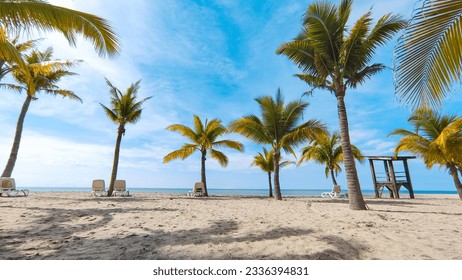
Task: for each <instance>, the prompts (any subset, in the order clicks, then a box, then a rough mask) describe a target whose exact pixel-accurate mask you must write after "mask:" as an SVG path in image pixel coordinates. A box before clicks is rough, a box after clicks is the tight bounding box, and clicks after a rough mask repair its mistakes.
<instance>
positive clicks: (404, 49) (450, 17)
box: [394, 0, 462, 108]
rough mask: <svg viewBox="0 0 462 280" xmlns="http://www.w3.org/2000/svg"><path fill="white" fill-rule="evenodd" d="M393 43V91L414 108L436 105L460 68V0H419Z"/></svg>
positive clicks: (460, 70) (461, 9)
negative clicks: (410, 18) (397, 39)
mask: <svg viewBox="0 0 462 280" xmlns="http://www.w3.org/2000/svg"><path fill="white" fill-rule="evenodd" d="M418 2H420V4H416V7H417V9H416V10H415V13H414V15H413V17H412V21H411V22H410V24H409V25H408V26H407V27H406V29H405V30H404V34H403V35H402V36H401V37H400V39H399V41H398V43H397V45H396V47H395V52H396V56H395V71H394V76H395V88H396V94H398V95H399V97H400V99H401V100H403V101H404V102H406V103H408V104H410V105H412V106H413V107H414V108H416V107H422V106H430V107H434V108H435V107H437V106H440V105H441V104H442V103H443V101H444V98H445V97H446V94H447V93H449V92H450V90H451V85H452V84H453V83H455V82H457V83H460V81H461V72H462V51H461V49H460V45H461V42H462V31H461V30H462V2H461V1H453V0H423V1H422V0H420V1H418Z"/></svg>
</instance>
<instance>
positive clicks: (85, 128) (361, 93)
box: [0, 0, 462, 194]
mask: <svg viewBox="0 0 462 280" xmlns="http://www.w3.org/2000/svg"><path fill="white" fill-rule="evenodd" d="M50 2H51V3H53V4H55V5H60V6H64V7H69V8H72V9H76V10H80V11H84V12H88V13H91V14H95V15H98V16H101V17H103V18H105V19H107V20H108V21H109V22H110V24H111V25H112V26H113V28H114V29H115V31H116V33H117V34H118V35H119V37H120V39H121V42H122V50H121V53H120V55H119V56H117V57H115V58H112V59H108V58H101V57H98V55H97V54H96V52H95V51H94V49H93V47H92V46H91V44H90V43H89V42H87V41H85V40H83V39H79V41H78V43H77V47H76V48H73V47H71V46H69V44H68V43H67V41H66V40H65V39H64V37H63V36H62V35H61V34H58V33H41V34H35V35H31V36H36V37H34V38H30V39H35V38H44V40H43V41H42V43H41V46H40V48H41V49H45V48H46V47H48V46H53V48H54V51H55V52H54V57H55V58H58V59H68V60H73V59H81V60H83V61H84V62H82V63H81V64H80V65H79V66H77V67H74V68H73V69H72V71H74V72H76V73H78V74H79V75H76V76H71V77H67V78H64V79H63V80H62V81H61V82H60V83H59V85H60V87H61V88H65V89H69V90H72V91H74V93H75V94H77V95H78V96H80V97H81V98H82V100H83V102H82V103H79V102H76V101H73V100H69V99H63V98H61V97H54V96H49V95H46V94H43V93H39V94H38V97H39V99H38V100H36V101H34V102H33V103H32V104H31V106H30V108H29V112H28V114H27V116H26V120H25V124H24V131H23V136H22V140H21V147H20V150H19V156H18V160H17V162H16V167H15V169H14V172H13V175H12V176H13V177H14V178H15V179H16V183H17V185H19V186H41V187H90V186H91V182H92V180H93V179H105V180H106V182H109V179H110V174H111V169H112V161H113V153H114V147H115V141H116V136H117V125H116V124H114V123H112V122H111V121H110V120H109V119H108V118H107V117H106V116H105V114H104V112H103V110H102V108H101V106H100V105H99V103H103V104H106V105H109V98H110V97H109V88H108V86H107V85H106V84H105V80H104V79H105V78H107V79H109V80H110V81H111V82H112V83H113V84H114V85H115V86H116V87H117V88H119V89H121V90H122V91H124V90H125V89H127V88H128V87H129V86H130V85H131V83H134V82H136V81H138V80H141V88H140V90H139V96H140V98H144V97H148V96H152V99H150V100H149V101H147V102H146V103H145V104H144V109H143V113H142V118H141V120H140V121H139V122H138V123H136V124H128V125H127V126H126V134H125V136H124V137H123V140H122V146H121V152H120V161H119V170H118V178H119V179H125V180H126V181H127V186H128V187H129V188H130V187H155V188H189V187H192V186H193V184H194V182H196V181H199V180H200V157H199V154H195V155H193V156H191V157H189V158H188V159H186V160H184V161H182V160H176V161H172V162H169V163H168V164H163V163H162V160H163V157H164V156H165V155H167V154H168V153H170V152H171V151H173V150H176V149H178V148H180V147H181V145H182V144H183V143H185V139H184V138H183V137H182V136H181V135H179V134H177V133H174V132H171V131H167V130H166V127H167V126H169V125H171V124H176V123H180V124H184V125H188V126H190V125H192V122H193V115H198V116H199V117H200V118H201V119H203V120H205V119H213V118H219V119H221V120H222V121H223V123H224V124H225V125H227V124H229V123H230V122H231V121H233V120H236V119H238V118H240V117H242V116H244V115H246V114H250V113H252V114H257V115H259V109H258V106H257V103H256V102H255V98H257V97H259V96H265V95H271V96H274V95H275V94H276V92H277V89H278V88H281V90H282V92H283V94H284V96H285V100H286V101H291V100H295V99H299V98H300V97H301V95H302V94H303V93H304V92H306V91H308V90H309V89H310V88H309V87H308V86H307V85H306V84H305V83H303V82H301V81H300V80H299V79H298V78H296V77H294V76H293V75H294V74H296V73H300V71H299V70H298V69H297V67H296V66H294V65H293V64H292V63H291V62H290V61H289V60H288V59H287V58H286V57H284V56H278V55H276V54H275V50H276V49H277V47H278V46H279V45H280V44H282V43H284V42H287V41H290V40H291V39H293V38H294V37H295V36H296V35H297V33H298V32H299V30H300V23H301V18H302V15H303V13H304V12H305V9H306V8H307V6H308V4H309V3H311V2H313V1H311V0H303V1H302V0H287V1H279V0H266V1H263V0H261V1H260V0H252V1H248V0H162V1H149V0H132V1H129V2H127V1H121V0H98V1H88V0H74V1H70V0H59V1H57V0H56V1H50ZM415 2H416V1H415V0H388V1H379V0H356V1H355V2H354V6H353V12H352V15H351V19H353V20H356V19H358V18H359V17H360V16H361V15H363V14H364V13H366V12H367V11H369V10H372V13H373V17H374V18H375V19H378V18H379V17H380V16H382V15H384V14H386V13H389V12H393V13H398V14H400V15H402V16H403V17H404V18H406V19H408V18H410V17H411V15H412V11H413V8H414V5H415ZM400 34H401V33H400ZM396 38H397V37H396ZM396 38H395V39H394V40H393V41H391V42H390V43H389V44H387V45H386V46H384V47H381V48H379V49H378V50H377V52H376V55H375V57H374V60H373V61H374V62H380V63H383V64H385V65H387V66H389V67H390V68H392V67H393V48H394V45H395V42H396ZM2 91H3V93H2V94H3V98H2V99H0V108H1V110H0V131H2V133H1V134H0V167H1V168H3V167H4V166H5V164H6V161H7V158H8V155H9V151H10V149H11V145H12V141H13V136H14V130H15V126H16V122H17V118H18V115H19V111H20V108H21V105H22V103H23V102H24V99H25V96H24V94H18V93H14V92H7V91H6V90H4V89H2ZM304 101H307V102H308V103H309V104H310V105H309V107H308V109H307V110H306V111H305V114H304V118H305V120H308V119H311V118H316V119H319V120H320V121H322V122H323V123H325V124H326V125H327V126H328V127H329V129H330V131H338V129H339V128H338V121H337V109H336V99H335V97H334V96H333V95H332V94H330V93H328V92H323V91H315V92H314V94H313V95H312V96H308V97H304ZM461 103H462V95H461V94H453V95H450V96H449V98H448V99H447V101H446V103H445V105H444V107H443V108H442V110H443V111H444V112H446V113H456V114H460V104H461ZM346 106H347V113H348V118H349V125H350V136H351V141H352V143H353V144H355V145H356V146H357V147H359V148H360V149H361V151H362V152H363V154H364V155H392V154H393V150H394V147H395V146H396V143H397V141H398V138H397V137H387V135H388V134H389V133H390V132H392V131H393V130H394V129H397V128H406V129H411V127H410V126H409V124H408V123H407V119H408V118H409V115H410V108H409V107H407V106H405V105H404V104H401V103H399V102H398V100H397V98H396V97H395V95H394V88H393V75H392V70H390V69H387V70H385V71H383V72H382V73H380V74H378V75H376V76H374V77H373V78H371V79H370V80H369V81H367V82H366V83H365V84H363V85H362V86H360V87H358V88H357V89H354V90H349V91H348V92H347V97H346ZM223 139H233V140H237V141H240V142H242V143H243V144H244V145H245V151H244V152H243V153H240V152H237V151H234V150H226V149H223V150H222V151H223V152H225V154H226V155H227V156H228V157H229V165H228V167H226V168H223V167H221V166H220V165H219V164H218V163H217V162H216V161H214V160H212V159H209V160H207V163H206V164H207V184H208V187H209V188H210V189H213V188H235V189H244V188H252V189H255V188H260V189H266V188H267V177H266V174H265V173H264V172H262V171H261V170H259V169H258V168H256V167H250V164H251V162H252V159H253V156H254V155H255V154H257V153H258V152H259V151H261V146H259V145H255V144H253V143H252V142H250V141H249V140H247V139H246V138H243V137H242V136H240V135H236V134H228V135H225V136H224V138H223ZM300 148H301V147H299V149H298V150H300ZM284 158H285V159H286V160H295V159H293V158H292V156H290V155H286V156H285V157H284ZM409 168H410V172H411V179H412V182H413V185H414V189H415V190H454V186H453V183H452V179H451V177H450V176H449V174H448V172H447V171H446V170H445V169H444V168H443V169H438V168H437V167H435V168H434V169H432V170H428V169H427V168H426V167H425V166H424V164H423V162H422V160H420V159H415V160H410V161H409ZM357 169H358V175H359V179H360V184H361V187H362V189H365V190H367V189H368V190H370V189H373V185H372V177H371V173H370V169H369V164H368V163H367V162H366V163H364V164H362V165H361V164H358V165H357ZM337 180H338V182H339V184H340V185H342V186H344V187H345V189H346V178H345V172H342V173H340V174H339V176H338V178H337ZM331 186H332V182H331V180H330V179H326V177H325V175H324V166H322V165H319V164H316V163H312V162H309V163H304V164H302V165H301V166H300V167H296V166H290V167H286V168H284V169H283V170H282V171H281V187H282V192H283V194H284V189H330V188H331Z"/></svg>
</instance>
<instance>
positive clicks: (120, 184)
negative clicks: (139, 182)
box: [113, 180, 130, 196]
mask: <svg viewBox="0 0 462 280" xmlns="http://www.w3.org/2000/svg"><path fill="white" fill-rule="evenodd" d="M117 194H119V195H120V196H130V193H129V191H128V190H127V184H126V183H125V180H115V181H114V193H113V195H114V196H117Z"/></svg>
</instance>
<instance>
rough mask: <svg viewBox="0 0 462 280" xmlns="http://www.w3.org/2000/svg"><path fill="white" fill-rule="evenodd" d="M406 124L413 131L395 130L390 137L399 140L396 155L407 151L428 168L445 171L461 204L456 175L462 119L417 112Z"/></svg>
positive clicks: (460, 186) (461, 187)
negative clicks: (437, 166)
mask: <svg viewBox="0 0 462 280" xmlns="http://www.w3.org/2000/svg"><path fill="white" fill-rule="evenodd" d="M408 122H410V123H411V124H412V126H413V127H414V131H408V130H405V129H397V130H395V131H393V132H392V133H391V134H390V135H400V136H402V138H401V139H400V141H399V142H398V145H397V146H396V148H395V155H398V153H399V152H401V151H408V152H411V153H413V154H416V155H417V156H419V157H421V158H422V159H423V160H424V163H425V165H426V166H427V168H432V167H433V166H434V165H439V166H440V167H443V166H444V167H446V169H448V170H449V174H450V175H451V176H452V179H453V181H454V185H455V186H456V189H457V193H458V194H459V197H460V199H461V200H462V184H461V182H460V179H459V176H458V172H457V170H458V168H459V171H460V167H461V166H462V165H461V163H462V117H457V116H455V115H441V114H438V113H436V112H434V111H432V110H430V109H418V110H417V111H415V112H414V113H413V114H412V116H411V117H410V118H409V120H408Z"/></svg>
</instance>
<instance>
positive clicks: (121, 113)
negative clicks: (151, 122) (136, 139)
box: [100, 79, 151, 196]
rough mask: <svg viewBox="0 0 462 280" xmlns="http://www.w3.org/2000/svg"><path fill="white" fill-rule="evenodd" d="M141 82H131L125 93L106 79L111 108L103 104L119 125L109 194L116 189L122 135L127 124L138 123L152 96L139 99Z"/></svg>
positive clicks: (111, 117)
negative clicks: (146, 103) (146, 102)
mask: <svg viewBox="0 0 462 280" xmlns="http://www.w3.org/2000/svg"><path fill="white" fill-rule="evenodd" d="M140 82H141V81H137V82H136V83H133V84H131V86H130V87H128V89H127V90H126V91H125V92H124V93H123V92H122V91H121V90H119V89H118V88H116V87H115V86H114V85H112V83H111V82H110V81H109V80H108V79H106V84H107V85H108V86H109V93H110V95H111V108H109V107H106V106H105V105H103V104H101V103H100V105H101V107H103V110H104V112H105V113H106V115H107V116H108V118H109V119H110V120H111V121H113V122H114V123H115V124H117V125H118V128H117V139H116V145H115V149H114V161H113V164H112V173H111V181H110V183H109V189H108V194H107V195H108V196H112V192H113V191H114V182H115V180H116V179H117V169H118V166H119V154H120V144H121V143H122V136H124V135H125V125H127V124H129V123H136V122H138V121H139V120H140V119H141V113H142V111H143V109H142V108H141V105H143V103H144V102H145V101H146V100H149V99H150V98H151V97H146V98H143V99H141V100H138V96H137V94H138V90H139V89H140Z"/></svg>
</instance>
